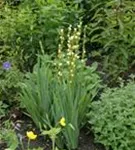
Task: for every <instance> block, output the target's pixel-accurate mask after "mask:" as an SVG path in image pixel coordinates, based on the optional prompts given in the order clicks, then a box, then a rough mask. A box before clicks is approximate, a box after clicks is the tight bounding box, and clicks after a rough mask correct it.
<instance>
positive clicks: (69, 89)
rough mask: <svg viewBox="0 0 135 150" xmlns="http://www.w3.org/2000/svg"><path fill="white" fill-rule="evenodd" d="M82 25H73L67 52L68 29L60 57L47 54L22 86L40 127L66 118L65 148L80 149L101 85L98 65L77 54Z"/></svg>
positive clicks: (62, 142) (59, 141)
mask: <svg viewBox="0 0 135 150" xmlns="http://www.w3.org/2000/svg"><path fill="white" fill-rule="evenodd" d="M80 29H81V26H80V25H79V26H78V27H77V28H75V29H74V30H72V28H71V27H69V33H68V41H67V43H68V44H67V51H66V52H62V51H61V50H62V44H63V43H64V32H63V30H61V37H60V39H61V42H60V44H59V49H58V57H57V58H55V59H53V60H52V58H51V57H50V56H47V55H43V56H41V59H40V60H39V62H38V64H37V65H36V66H35V69H34V71H33V73H30V74H29V75H28V79H27V80H26V82H25V83H23V85H22V102H23V104H24V105H25V107H26V109H27V111H28V112H29V114H30V115H31V117H32V119H33V120H34V122H35V123H36V125H37V126H39V127H40V126H41V127H45V128H46V129H48V128H49V129H50V128H52V127H54V126H56V125H57V124H58V123H59V120H60V119H61V118H62V117H64V118H65V122H66V126H65V127H63V130H62V132H61V134H60V135H59V136H58V138H57V139H56V143H57V145H58V146H59V147H61V148H62V145H66V146H67V147H68V149H76V148H77V146H78V136H79V131H80V128H81V127H82V126H83V125H84V124H85V123H86V113H87V112H88V106H89V105H90V104H91V101H92V99H93V97H94V96H95V95H96V94H97V92H98V88H99V86H100V78H99V76H98V74H97V73H96V67H97V66H96V64H93V65H92V66H91V67H88V66H86V65H85V60H84V59H80V58H79V55H78V54H77V52H78V48H79V45H78V44H79V40H80V35H81V34H80V32H81V31H80Z"/></svg>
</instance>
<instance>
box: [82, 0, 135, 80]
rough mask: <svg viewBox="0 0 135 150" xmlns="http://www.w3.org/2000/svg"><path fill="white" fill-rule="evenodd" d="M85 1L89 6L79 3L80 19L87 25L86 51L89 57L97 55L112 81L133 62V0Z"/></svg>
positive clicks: (134, 5) (134, 44)
mask: <svg viewBox="0 0 135 150" xmlns="http://www.w3.org/2000/svg"><path fill="white" fill-rule="evenodd" d="M86 3H87V4H88V5H86V4H85V3H83V2H82V4H83V8H84V17H83V22H84V24H85V25H87V31H86V33H87V34H86V35H87V43H86V49H87V52H88V53H90V56H96V55H97V56H99V58H100V61H101V62H102V63H103V69H104V71H106V72H108V74H109V75H110V76H111V77H112V79H111V80H113V81H114V80H116V79H117V77H118V76H119V75H120V73H122V72H124V71H127V70H128V69H129V68H131V67H132V66H133V65H134V57H135V40H134V36H135V35H134V33H135V32H134V30H135V29H134V26H135V21H134V7H135V2H134V1H132V0H128V1H125V0H122V1H113V0H105V1H102V2H101V1H98V0H97V1H91V2H86ZM89 7H90V8H91V9H88V8H89ZM93 51H95V53H94V52H93ZM96 52H97V53H96Z"/></svg>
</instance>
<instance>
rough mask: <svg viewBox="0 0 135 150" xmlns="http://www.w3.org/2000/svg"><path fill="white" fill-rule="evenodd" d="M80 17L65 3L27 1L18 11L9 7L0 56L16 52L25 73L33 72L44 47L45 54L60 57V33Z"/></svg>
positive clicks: (4, 10)
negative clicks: (57, 52) (58, 49)
mask: <svg viewBox="0 0 135 150" xmlns="http://www.w3.org/2000/svg"><path fill="white" fill-rule="evenodd" d="M78 15H79V11H78V9H77V8H76V7H75V6H66V4H65V3H64V2H63V1H62V0H58V1H55V0H51V1H44V0H34V1H27V0H24V1H23V2H21V4H20V5H19V6H18V7H9V6H5V7H3V8H2V10H1V12H0V16H1V18H0V22H1V24H0V45H1V47H0V53H2V54H3V53H6V52H11V51H12V52H14V53H15V54H17V57H18V58H17V59H18V60H19V61H18V63H19V65H20V66H21V67H22V69H31V67H32V66H33V64H35V60H36V59H35V58H36V54H37V53H38V54H39V53H41V51H40V49H41V45H42V48H43V49H44V51H45V52H48V53H54V52H55V53H56V47H57V44H58V39H59V38H58V29H59V28H61V27H67V26H68V25H69V24H70V23H72V24H76V21H77V20H78ZM39 43H42V44H39ZM20 62H21V63H20ZM24 65H25V67H24Z"/></svg>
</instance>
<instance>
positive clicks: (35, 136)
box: [26, 131, 37, 140]
mask: <svg viewBox="0 0 135 150" xmlns="http://www.w3.org/2000/svg"><path fill="white" fill-rule="evenodd" d="M26 135H27V137H28V138H29V139H30V140H35V139H36V138H37V135H36V134H34V133H33V132H32V131H27V132H26Z"/></svg>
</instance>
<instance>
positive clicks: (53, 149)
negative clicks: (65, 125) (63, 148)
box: [52, 139, 55, 150]
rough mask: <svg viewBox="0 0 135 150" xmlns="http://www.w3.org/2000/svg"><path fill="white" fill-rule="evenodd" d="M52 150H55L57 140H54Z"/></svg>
mask: <svg viewBox="0 0 135 150" xmlns="http://www.w3.org/2000/svg"><path fill="white" fill-rule="evenodd" d="M52 150H55V139H52Z"/></svg>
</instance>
